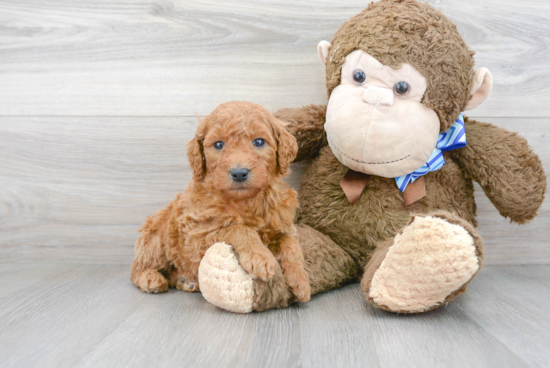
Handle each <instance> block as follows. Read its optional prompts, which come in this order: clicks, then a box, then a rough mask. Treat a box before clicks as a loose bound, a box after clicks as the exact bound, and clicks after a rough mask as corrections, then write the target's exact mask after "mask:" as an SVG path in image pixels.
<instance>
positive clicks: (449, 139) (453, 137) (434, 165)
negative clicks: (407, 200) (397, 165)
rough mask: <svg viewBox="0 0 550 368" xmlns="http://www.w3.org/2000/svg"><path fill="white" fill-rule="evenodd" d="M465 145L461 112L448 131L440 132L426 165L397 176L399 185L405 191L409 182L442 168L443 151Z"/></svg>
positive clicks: (443, 163)
mask: <svg viewBox="0 0 550 368" xmlns="http://www.w3.org/2000/svg"><path fill="white" fill-rule="evenodd" d="M465 145H466V131H465V130H464V115H462V113H461V114H460V115H459V116H458V119H456V121H455V122H454V123H453V125H451V127H450V128H449V129H447V131H446V132H444V133H441V134H439V137H438V138H437V144H436V145H435V149H434V151H433V153H432V155H431V156H430V158H429V159H428V162H426V163H425V164H424V166H422V167H421V168H420V169H417V170H416V171H413V172H412V173H410V174H407V175H403V176H399V177H397V178H395V182H396V183H397V187H398V188H399V190H400V191H402V192H403V191H405V188H407V185H409V183H414V181H415V180H416V179H418V178H419V177H421V176H422V175H426V174H427V173H429V172H432V171H437V170H439V169H441V168H442V167H443V165H445V159H444V158H443V152H445V151H450V150H454V149H457V148H462V147H464V146H465Z"/></svg>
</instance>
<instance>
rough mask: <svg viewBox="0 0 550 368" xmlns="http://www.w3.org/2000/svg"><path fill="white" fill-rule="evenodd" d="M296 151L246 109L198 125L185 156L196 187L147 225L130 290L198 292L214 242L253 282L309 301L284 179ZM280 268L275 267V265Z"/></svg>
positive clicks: (293, 200) (259, 110) (240, 106)
mask: <svg viewBox="0 0 550 368" xmlns="http://www.w3.org/2000/svg"><path fill="white" fill-rule="evenodd" d="M297 150H298V147H297V144H296V140H295V139H294V137H293V136H292V135H291V134H289V133H288V132H287V131H286V129H285V127H284V124H283V123H282V122H281V121H279V120H278V119H276V118H274V117H273V116H272V115H271V114H270V113H269V112H268V111H267V110H266V109H264V108H263V107H261V106H259V105H256V104H253V103H250V102H228V103H224V104H221V105H220V106H218V107H217V108H216V110H214V111H213V112H212V113H211V114H210V115H208V116H207V117H205V118H204V119H203V120H202V121H201V122H200V124H199V126H198V128H197V132H196V135H195V138H194V139H193V140H192V141H191V142H189V145H188V149H187V156H188V158H189V163H190V166H191V168H192V170H193V180H192V181H191V183H190V184H189V186H188V187H187V189H186V191H185V193H184V194H182V193H180V194H178V196H177V197H176V199H174V200H173V201H172V202H171V203H170V205H169V206H168V207H167V208H166V209H163V210H161V211H159V212H157V213H156V214H155V215H154V216H151V217H149V218H148V219H147V221H146V222H145V224H144V225H143V226H142V227H141V229H140V232H141V236H140V237H139V239H138V240H137V243H136V258H135V260H134V262H133V263H132V276H131V280H132V282H133V283H134V284H135V285H136V286H137V287H139V288H140V289H141V290H143V291H145V292H148V293H160V292H164V291H166V290H167V289H168V287H176V288H178V289H180V290H183V291H190V292H192V291H199V284H198V267H199V263H200V261H201V259H202V257H203V256H204V253H205V252H206V250H207V249H208V248H209V247H210V246H211V245H213V244H215V243H217V242H225V243H227V244H231V245H232V246H233V247H234V249H235V251H236V253H237V254H238V258H239V263H240V264H241V266H242V268H243V269H244V270H245V271H246V272H248V273H249V274H250V275H252V276H254V277H256V278H260V279H262V280H264V281H268V280H270V279H271V278H272V277H273V276H274V275H275V273H276V271H277V267H279V265H278V262H279V263H280V266H281V269H282V272H283V275H284V278H285V281H286V282H287V284H288V285H289V286H290V288H291V290H292V291H293V292H294V294H295V295H296V296H297V297H298V298H299V299H300V300H302V301H304V302H305V301H308V300H309V299H310V294H311V292H310V285H309V279H308V275H307V273H306V272H305V270H304V256H303V254H302V250H301V248H300V245H299V244H298V240H297V237H296V229H295V227H294V213H295V211H296V208H297V207H298V201H297V195H296V191H295V190H293V189H291V188H290V187H289V186H288V185H287V184H286V183H285V182H284V181H283V177H284V176H285V175H286V174H287V173H288V172H289V166H290V162H291V161H292V160H293V159H294V157H295V156H296V153H297ZM277 261H278V262H277Z"/></svg>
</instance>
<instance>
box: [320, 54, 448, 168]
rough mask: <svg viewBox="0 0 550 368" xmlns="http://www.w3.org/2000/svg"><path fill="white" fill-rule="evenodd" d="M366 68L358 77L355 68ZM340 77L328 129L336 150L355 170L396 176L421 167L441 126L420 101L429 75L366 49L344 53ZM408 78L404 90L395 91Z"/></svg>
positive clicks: (330, 106) (327, 124)
mask: <svg viewBox="0 0 550 368" xmlns="http://www.w3.org/2000/svg"><path fill="white" fill-rule="evenodd" d="M357 70H360V71H362V72H364V74H365V76H366V80H365V81H364V82H363V83H357V82H356V81H355V80H354V77H353V76H354V72H356V71H357ZM341 80H342V82H341V84H340V85H338V86H337V87H336V88H335V89H334V90H333V91H332V94H331V96H330V100H329V103H328V106H327V115H326V123H325V131H326V133H327V138H328V143H329V146H330V148H331V149H332V151H333V153H334V155H335V156H336V158H338V160H339V161H340V162H341V163H342V164H343V165H345V166H347V167H349V168H350V169H352V170H354V171H359V172H362V173H365V174H371V175H377V176H382V177H388V178H394V177H398V176H402V175H406V174H409V173H411V172H413V171H415V170H416V169H418V168H420V167H422V166H423V165H424V164H425V163H426V161H427V160H428V158H429V157H430V155H431V154H432V152H433V150H434V148H435V146H436V143H437V137H438V134H439V129H440V121H439V118H438V116H437V114H436V113H435V112H434V111H433V110H432V109H430V108H428V107H426V106H425V105H424V104H422V103H421V102H420V101H421V100H422V96H423V95H424V92H425V91H426V87H427V85H426V79H425V78H424V77H423V76H422V75H421V74H420V72H418V71H417V70H416V69H415V68H414V67H413V66H411V65H410V64H403V65H402V67H401V69H393V68H391V67H389V66H385V65H383V64H381V63H380V62H378V61H377V60H376V59H374V58H373V57H372V56H370V55H369V54H367V53H366V52H364V51H362V50H356V51H354V52H352V53H351V54H349V55H348V56H347V57H346V61H345V62H344V64H343V66H342V78H341ZM402 81H406V82H407V83H408V85H409V86H410V90H409V92H408V93H407V94H405V95H401V96H400V95H397V94H395V93H394V90H393V87H394V85H395V84H396V83H398V82H402Z"/></svg>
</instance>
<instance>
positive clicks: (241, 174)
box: [229, 168, 250, 183]
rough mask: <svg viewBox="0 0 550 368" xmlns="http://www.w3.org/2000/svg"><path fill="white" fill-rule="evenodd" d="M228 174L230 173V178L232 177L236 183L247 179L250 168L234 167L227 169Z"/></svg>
mask: <svg viewBox="0 0 550 368" xmlns="http://www.w3.org/2000/svg"><path fill="white" fill-rule="evenodd" d="M229 174H230V175H231V178H232V179H233V181H236V182H237V183H242V182H243V181H246V180H247V179H248V174H250V170H248V169H242V168H236V169H231V170H230V171H229Z"/></svg>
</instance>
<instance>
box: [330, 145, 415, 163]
mask: <svg viewBox="0 0 550 368" xmlns="http://www.w3.org/2000/svg"><path fill="white" fill-rule="evenodd" d="M332 146H333V147H334V148H335V149H336V150H337V151H338V152H340V153H341V154H342V155H343V156H346V157H347V158H349V159H350V160H352V161H355V162H357V163H359V164H365V165H385V164H392V163H394V162H399V161H403V160H406V159H408V158H409V157H411V155H410V154H409V155H407V156H405V157H403V158H400V159H398V160H393V161H386V162H365V161H360V160H356V159H354V158H353V157H350V156H348V155H346V154H345V153H344V152H342V150H340V149H339V148H338V147H336V146H335V145H334V144H333V145H332Z"/></svg>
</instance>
